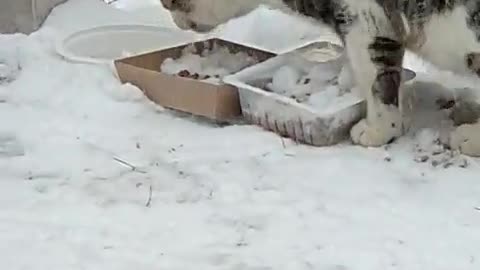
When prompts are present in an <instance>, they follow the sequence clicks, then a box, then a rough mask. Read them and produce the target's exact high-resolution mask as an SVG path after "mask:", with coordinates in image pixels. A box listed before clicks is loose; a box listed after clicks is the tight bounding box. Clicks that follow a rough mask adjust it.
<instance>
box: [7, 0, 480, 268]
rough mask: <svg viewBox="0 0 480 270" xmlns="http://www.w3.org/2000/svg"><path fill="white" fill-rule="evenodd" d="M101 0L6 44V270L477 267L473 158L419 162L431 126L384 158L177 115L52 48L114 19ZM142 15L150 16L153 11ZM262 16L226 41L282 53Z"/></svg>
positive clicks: (74, 4)
mask: <svg viewBox="0 0 480 270" xmlns="http://www.w3.org/2000/svg"><path fill="white" fill-rule="evenodd" d="M93 1H94V0H71V2H70V3H68V4H66V5H64V6H61V7H59V8H57V9H56V11H55V12H54V14H53V15H52V17H51V18H50V19H49V21H48V22H47V24H46V25H45V27H44V28H43V29H41V30H40V31H39V32H37V33H35V34H32V35H30V36H24V35H8V36H7V35H3V36H2V35H0V57H4V58H9V59H10V61H15V59H17V60H18V61H19V64H20V66H21V67H22V70H21V71H20V73H19V74H18V77H17V79H16V80H15V81H14V82H12V83H10V84H3V85H0V121H1V123H2V125H1V126H0V172H1V173H0V209H1V210H0V254H1V255H0V263H1V265H2V269H9V270H17V269H18V270H20V269H38V270H40V269H48V270H53V269H59V270H60V269H62V270H63V269H71V270H76V269H88V270H92V269H99V270H100V269H101V270H110V269H111V270H120V269H125V270H131V269H142V270H153V269H168V270H186V269H222V270H227V269H228V270H267V269H292V270H302V269H321V270H363V269H365V270H385V269H408V270H417V269H418V270H426V269H431V270H441V269H445V270H446V269H448V270H450V269H479V267H480V227H479V225H480V208H479V207H480V181H479V173H480V168H479V166H478V162H479V161H478V160H475V159H470V158H466V157H461V156H456V155H455V156H454V158H455V159H459V160H462V161H461V162H459V163H458V164H460V165H458V164H455V165H452V166H449V165H448V166H447V165H444V164H445V163H441V162H437V163H440V164H441V165H437V166H433V165H432V163H434V162H431V161H432V160H430V159H433V158H435V157H436V156H443V155H445V154H444V153H442V154H439V155H434V154H431V155H430V156H431V157H430V159H429V160H428V161H426V162H424V163H421V162H416V161H415V158H417V155H418V154H417V153H415V149H416V147H417V146H418V147H420V148H422V149H424V150H431V152H435V151H436V150H435V149H434V145H433V144H432V143H431V142H432V141H433V140H434V139H435V130H434V129H421V130H420V131H419V132H418V133H412V134H411V135H410V136H408V137H406V138H403V139H401V140H399V141H398V142H396V143H395V144H393V145H392V146H391V147H390V148H387V149H386V148H380V149H364V148H362V147H357V146H352V145H350V144H349V143H345V144H342V145H339V146H335V147H328V148H312V147H307V146H302V145H295V144H294V143H293V142H290V141H289V140H283V142H282V140H281V139H279V138H278V137H277V136H276V135H274V134H271V133H268V132H265V131H263V130H261V129H259V128H256V127H253V126H229V127H214V126H211V125H209V124H206V123H202V122H197V121H194V120H193V119H190V118H187V117H185V118H180V117H178V116H174V115H173V114H172V113H170V112H167V111H164V110H163V109H162V108H159V107H158V106H155V105H154V104H152V103H150V102H149V101H147V100H146V99H145V98H143V97H142V95H140V94H139V91H137V90H136V89H132V87H129V86H122V85H121V84H120V83H119V82H118V81H117V80H116V79H115V77H114V76H113V75H112V73H111V72H110V71H109V70H108V69H106V68H103V67H97V66H88V65H81V64H70V63H67V62H64V61H62V60H61V59H60V58H59V57H58V56H57V55H55V53H54V50H53V47H52V46H53V40H54V38H55V37H57V36H58V35H60V32H62V31H72V30H74V29H77V28H81V27H87V26H90V25H93V24H98V25H99V24H105V23H108V16H107V15H106V13H101V12H103V11H98V12H99V13H101V14H97V15H98V16H93V15H92V14H91V13H89V16H85V14H84V13H83V14H82V9H80V8H79V7H85V8H86V7H87V6H88V4H90V3H93ZM130 2H132V3H133V2H135V3H136V5H138V3H139V2H140V1H130ZM147 2H149V1H147ZM150 2H151V1H150ZM124 4H125V3H124ZM127 4H128V3H127ZM137 7H141V9H140V11H145V10H149V11H150V13H148V14H149V15H148V16H147V15H146V13H135V11H130V12H132V16H133V15H139V14H143V15H142V16H140V17H143V18H147V17H148V18H147V19H149V20H150V19H151V21H154V20H155V19H156V18H155V17H149V16H152V13H153V12H152V10H154V8H156V9H157V10H160V8H159V7H158V6H157V7H149V6H145V7H142V5H138V6H137ZM123 8H128V5H124V6H123ZM83 11H85V10H83ZM137 11H139V10H138V9H137ZM105 12H106V11H105ZM102 14H103V16H102ZM162 14H164V15H165V14H166V13H162ZM265 14H266V15H265V16H264V18H265V20H270V21H264V24H265V25H264V27H260V29H259V30H258V32H253V30H248V31H247V30H245V29H240V28H236V27H238V25H240V23H238V22H237V23H236V22H233V23H232V24H231V25H230V28H228V27H227V28H226V29H227V30H226V35H231V36H236V37H241V38H243V40H248V41H249V42H256V43H257V44H262V45H265V46H268V45H271V46H273V45H274V44H277V43H278V44H283V45H288V44H285V42H287V41H286V40H281V41H278V42H277V41H276V39H277V38H279V37H280V36H281V34H282V31H283V29H281V27H279V28H277V31H272V30H275V29H274V28H272V27H273V25H279V24H280V23H274V22H272V21H271V20H272V19H274V18H273V17H272V16H270V15H271V14H268V13H265ZM85 17H88V18H87V19H85ZM126 17H128V16H126ZM129 18H130V17H129ZM162 18H163V19H159V20H158V22H159V23H168V22H169V21H168V20H169V19H168V17H162ZM253 18H254V19H255V20H260V18H263V17H262V16H256V17H253ZM82 19H83V20H82ZM112 20H113V19H112ZM118 20H121V19H118ZM251 23H252V24H253V23H256V22H251ZM290 27H291V25H290ZM301 27H303V26H299V28H301ZM228 29H230V30H228ZM299 31H300V30H299ZM300 32H302V31H300ZM265 33H270V36H265ZM293 38H295V37H293ZM290 41H292V40H290ZM282 42H283V43H282ZM283 45H282V46H283ZM12 59H13V60H12ZM411 63H412V65H417V66H415V67H416V70H420V69H421V68H424V66H421V65H420V64H419V63H418V61H415V60H412V61H411ZM420 71H421V70H420ZM420 76H424V77H425V78H427V77H429V76H430V78H433V79H434V80H442V81H444V82H450V83H451V82H452V79H451V78H450V77H447V76H446V75H445V74H442V75H441V76H440V75H428V76H427V75H420ZM453 81H454V82H458V81H455V80H453ZM417 86H418V87H419V89H420V86H422V87H423V89H424V90H426V92H428V90H430V89H432V86H431V85H427V84H426V83H423V85H420V84H419V85H417ZM435 87H437V86H435ZM425 115H428V116H429V117H430V116H431V115H430V114H427V113H426V114H425ZM432 117H436V116H432ZM430 122H432V121H428V120H426V121H424V122H423V124H427V123H430ZM422 127H425V125H422ZM434 127H435V126H434V125H433V126H432V128H434ZM463 160H467V163H468V166H467V168H462V165H461V164H463V163H462V162H464V161H463ZM121 161H124V162H127V163H129V164H131V165H134V166H136V170H134V171H132V170H131V168H129V167H128V166H126V165H124V164H122V162H121ZM445 167H447V168H445ZM150 189H151V195H152V196H151V201H150V202H149V199H148V198H149V197H150V196H149V194H150Z"/></svg>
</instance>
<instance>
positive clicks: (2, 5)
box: [0, 0, 67, 34]
mask: <svg viewBox="0 0 480 270" xmlns="http://www.w3.org/2000/svg"><path fill="white" fill-rule="evenodd" d="M66 1H67V0H1V1H0V33H16V32H21V33H27V34H28V33H31V32H33V31H35V30H37V29H38V27H39V26H40V25H41V24H42V23H43V21H44V20H45V18H46V17H47V16H48V14H49V13H50V11H51V10H52V9H53V8H54V7H55V6H56V5H58V4H61V3H63V2H66Z"/></svg>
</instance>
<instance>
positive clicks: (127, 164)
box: [113, 157, 147, 173]
mask: <svg viewBox="0 0 480 270" xmlns="http://www.w3.org/2000/svg"><path fill="white" fill-rule="evenodd" d="M113 160H115V161H116V162H118V163H120V164H122V165H125V166H127V167H129V168H130V169H131V170H132V171H135V172H139V173H147V172H146V171H142V170H139V169H138V168H137V167H136V166H133V165H132V164H130V163H128V162H126V161H124V160H121V159H119V158H117V157H113Z"/></svg>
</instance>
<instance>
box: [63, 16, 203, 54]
mask: <svg viewBox="0 0 480 270" xmlns="http://www.w3.org/2000/svg"><path fill="white" fill-rule="evenodd" d="M197 38H198V36H197V35H194V34H192V33H190V32H183V31H180V30H175V29H170V28H164V27H159V26H151V25H111V26H99V27H94V28H90V29H86V30H81V31H78V32H75V33H73V34H71V35H69V36H67V37H66V38H64V39H62V40H59V42H58V43H57V48H56V49H57V52H58V53H59V54H60V55H61V56H63V57H64V58H66V59H67V60H70V61H74V62H83V63H95V64H110V63H111V62H112V61H114V60H116V59H119V58H123V57H126V56H128V55H130V54H139V53H144V52H148V51H153V50H158V49H163V48H166V47H172V46H176V45H180V44H182V43H186V42H191V41H194V40H196V39H197Z"/></svg>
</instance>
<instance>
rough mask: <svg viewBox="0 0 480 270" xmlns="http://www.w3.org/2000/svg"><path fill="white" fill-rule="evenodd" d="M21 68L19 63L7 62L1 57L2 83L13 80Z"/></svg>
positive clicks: (0, 76)
mask: <svg viewBox="0 0 480 270" xmlns="http://www.w3.org/2000/svg"><path fill="white" fill-rule="evenodd" d="M9 62H12V61H9ZM20 70H21V68H20V66H19V65H18V64H17V63H7V61H2V60H1V59H0V85H2V84H8V83H11V82H13V81H14V80H15V79H16V78H17V76H18V73H19V72H20Z"/></svg>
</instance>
